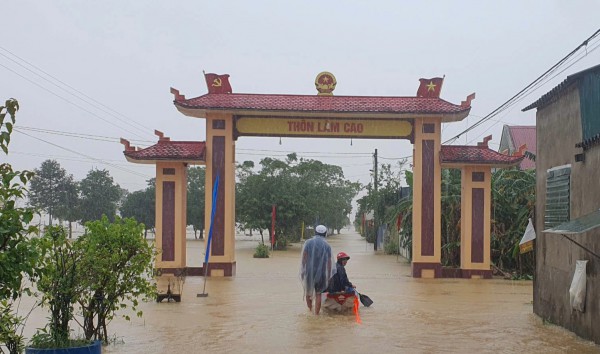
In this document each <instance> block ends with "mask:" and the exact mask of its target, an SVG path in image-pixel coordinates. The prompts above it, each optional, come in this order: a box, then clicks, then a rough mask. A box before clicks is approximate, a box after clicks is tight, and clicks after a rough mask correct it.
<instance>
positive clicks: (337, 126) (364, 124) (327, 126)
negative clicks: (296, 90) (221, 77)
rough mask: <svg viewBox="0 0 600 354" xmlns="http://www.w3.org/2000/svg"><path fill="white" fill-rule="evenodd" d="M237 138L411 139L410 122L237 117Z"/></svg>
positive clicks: (411, 127) (411, 126)
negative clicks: (326, 137)
mask: <svg viewBox="0 0 600 354" xmlns="http://www.w3.org/2000/svg"><path fill="white" fill-rule="evenodd" d="M235 127H236V132H237V135H238V136H283V137H285V136H298V137H301V136H302V137H309V136H312V137H314V136H328V137H353V138H396V139H410V138H411V137H412V131H413V123H412V121H411V120H400V119H398V120H392V119H325V118H314V119H311V118H303V119H296V118H266V117H238V118H237V119H236V124H235Z"/></svg>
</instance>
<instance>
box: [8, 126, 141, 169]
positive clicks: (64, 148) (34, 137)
mask: <svg viewBox="0 0 600 354" xmlns="http://www.w3.org/2000/svg"><path fill="white" fill-rule="evenodd" d="M17 133H19V134H23V135H26V136H28V137H30V138H33V139H36V140H39V141H42V142H44V143H46V144H49V145H52V146H55V147H57V148H59V149H62V150H65V151H68V152H71V153H73V154H75V155H80V156H83V157H85V158H88V159H91V160H94V161H97V162H98V163H101V164H103V165H107V166H110V167H114V168H116V169H118V170H121V171H124V172H127V173H131V174H133V175H137V176H139V177H144V178H151V177H150V176H148V175H145V174H142V173H139V172H136V171H132V170H129V169H127V168H124V167H120V166H117V165H115V164H113V163H109V162H106V161H104V160H101V159H98V158H95V157H92V156H89V155H86V154H82V153H80V152H78V151H75V150H71V149H69V148H66V147H64V146H60V145H58V144H55V143H52V142H50V141H47V140H44V139H41V138H38V137H36V136H33V135H31V134H28V133H25V132H22V131H18V132H17Z"/></svg>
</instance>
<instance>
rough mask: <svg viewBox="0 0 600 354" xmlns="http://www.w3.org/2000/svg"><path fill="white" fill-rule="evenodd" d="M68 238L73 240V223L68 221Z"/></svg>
mask: <svg viewBox="0 0 600 354" xmlns="http://www.w3.org/2000/svg"><path fill="white" fill-rule="evenodd" d="M69 238H73V223H72V222H71V221H69Z"/></svg>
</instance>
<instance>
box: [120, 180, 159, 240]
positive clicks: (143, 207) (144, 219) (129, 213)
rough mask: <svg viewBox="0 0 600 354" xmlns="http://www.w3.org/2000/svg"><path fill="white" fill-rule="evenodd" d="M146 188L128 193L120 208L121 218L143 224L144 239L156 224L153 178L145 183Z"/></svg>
mask: <svg viewBox="0 0 600 354" xmlns="http://www.w3.org/2000/svg"><path fill="white" fill-rule="evenodd" d="M147 182H148V186H147V187H146V189H144V190H141V191H135V192H132V193H128V194H127V196H126V197H125V200H124V201H123V204H122V205H121V208H120V213H121V216H122V217H124V218H134V219H135V220H137V221H138V222H140V223H143V224H144V237H147V236H148V230H152V229H153V228H154V226H155V222H156V188H155V187H154V178H152V179H150V180H148V181H147Z"/></svg>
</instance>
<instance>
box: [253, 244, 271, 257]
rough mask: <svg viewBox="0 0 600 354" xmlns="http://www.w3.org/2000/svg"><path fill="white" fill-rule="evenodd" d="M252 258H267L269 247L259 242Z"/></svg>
mask: <svg viewBox="0 0 600 354" xmlns="http://www.w3.org/2000/svg"><path fill="white" fill-rule="evenodd" d="M254 258H269V247H268V246H267V245H265V244H264V243H259V244H258V246H256V251H254Z"/></svg>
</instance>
